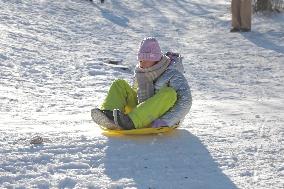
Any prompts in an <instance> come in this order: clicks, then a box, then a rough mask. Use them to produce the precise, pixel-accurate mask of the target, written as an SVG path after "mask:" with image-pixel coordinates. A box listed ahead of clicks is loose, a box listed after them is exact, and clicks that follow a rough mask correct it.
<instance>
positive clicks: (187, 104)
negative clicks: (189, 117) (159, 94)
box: [154, 56, 192, 126]
mask: <svg viewBox="0 0 284 189" xmlns="http://www.w3.org/2000/svg"><path fill="white" fill-rule="evenodd" d="M183 73H184V68H183V65H182V57H180V56H179V57H176V58H175V59H174V60H172V62H171V64H170V65H169V67H168V68H167V70H166V71H165V72H164V73H163V74H162V75H161V76H160V77H159V78H158V79H157V80H156V81H155V82H154V86H155V91H156V90H159V89H161V88H162V87H164V86H168V87H172V88H173V89H175V91H176V93H177V101H176V103H175V105H174V107H172V108H171V109H170V110H169V111H168V112H167V113H166V114H164V115H163V116H162V117H160V119H161V120H163V121H165V122H166V123H168V124H169V125H170V126H171V125H176V124H179V122H181V121H182V120H183V119H184V117H185V116H186V114H187V113H188V112H189V110H190V108H191V105H192V97H191V91H190V87H189V85H188V82H187V80H186V78H185V77H184V75H183Z"/></svg>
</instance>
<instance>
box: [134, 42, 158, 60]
mask: <svg viewBox="0 0 284 189" xmlns="http://www.w3.org/2000/svg"><path fill="white" fill-rule="evenodd" d="M162 55H163V54H162V51H161V48H160V45H159V43H158V41H157V40H156V39H155V38H154V37H148V38H144V39H143V40H142V42H141V44H140V48H139V51H138V56H137V59H138V60H139V61H141V60H149V61H159V60H160V59H161V58H162Z"/></svg>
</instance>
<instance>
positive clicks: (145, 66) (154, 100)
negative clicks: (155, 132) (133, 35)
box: [91, 37, 192, 130]
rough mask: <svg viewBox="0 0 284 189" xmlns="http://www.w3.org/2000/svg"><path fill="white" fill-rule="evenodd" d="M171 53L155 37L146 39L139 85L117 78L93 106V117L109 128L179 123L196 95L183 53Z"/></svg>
mask: <svg viewBox="0 0 284 189" xmlns="http://www.w3.org/2000/svg"><path fill="white" fill-rule="evenodd" d="M167 55H168V56H167ZM167 55H163V54H162V52H161V49H160V46H159V44H158V41H157V40H156V39H155V38H153V37H149V38H145V39H143V40H142V42H141V44H140V48H139V52H138V57H137V58H138V60H139V63H138V65H137V66H136V68H135V73H134V78H135V81H136V83H137V86H138V88H137V89H134V88H131V87H130V85H129V84H128V83H127V82H126V81H124V80H121V79H119V80H116V81H114V82H113V83H112V85H111V87H110V90H109V92H108V94H107V96H106V99H105V100H104V102H103V104H102V106H101V108H100V109H98V108H95V109H92V112H91V115H92V118H93V120H94V121H95V122H96V123H97V124H99V125H101V126H104V127H106V128H108V129H127V130H128V129H138V128H145V127H162V126H175V125H178V124H179V123H180V122H181V121H182V119H183V118H184V117H185V115H186V114H187V113H188V112H189V110H190V108H191V104H192V98H191V92H190V87H189V85H188V83H187V80H186V78H185V77H184V75H183V67H182V63H181V57H177V56H175V55H176V54H173V53H167ZM169 56H174V59H173V60H172V61H171V59H170V58H169Z"/></svg>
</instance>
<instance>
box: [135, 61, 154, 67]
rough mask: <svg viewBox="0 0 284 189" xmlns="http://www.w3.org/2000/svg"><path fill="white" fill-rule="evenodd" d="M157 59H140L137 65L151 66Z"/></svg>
mask: <svg viewBox="0 0 284 189" xmlns="http://www.w3.org/2000/svg"><path fill="white" fill-rule="evenodd" d="M156 63H157V61H149V60H141V61H140V62H139V66H140V67H141V68H150V67H151V66H153V65H155V64H156Z"/></svg>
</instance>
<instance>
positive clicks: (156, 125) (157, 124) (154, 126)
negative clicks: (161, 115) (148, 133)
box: [151, 119, 168, 128]
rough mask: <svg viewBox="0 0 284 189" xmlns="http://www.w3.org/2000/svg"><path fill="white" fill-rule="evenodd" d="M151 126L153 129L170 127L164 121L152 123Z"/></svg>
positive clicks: (157, 120)
mask: <svg viewBox="0 0 284 189" xmlns="http://www.w3.org/2000/svg"><path fill="white" fill-rule="evenodd" d="M151 125H152V127H153V128H158V127H167V126H168V123H167V122H165V121H164V120H161V119H156V120H155V121H153V122H152V124H151Z"/></svg>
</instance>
